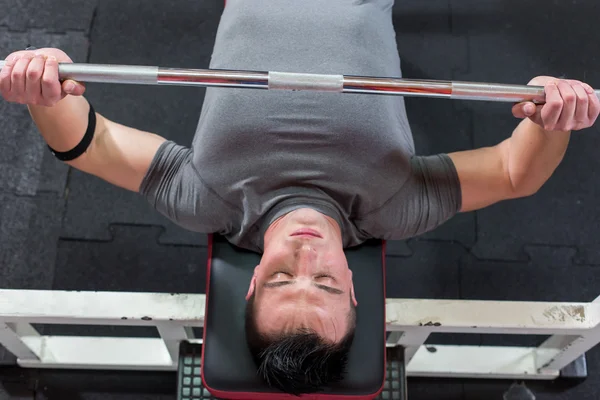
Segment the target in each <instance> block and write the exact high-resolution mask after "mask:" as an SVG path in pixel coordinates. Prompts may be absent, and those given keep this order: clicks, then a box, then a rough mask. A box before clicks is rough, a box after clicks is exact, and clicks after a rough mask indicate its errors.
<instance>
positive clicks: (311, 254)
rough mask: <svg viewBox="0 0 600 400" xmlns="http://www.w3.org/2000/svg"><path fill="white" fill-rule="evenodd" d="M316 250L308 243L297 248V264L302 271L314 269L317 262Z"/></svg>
mask: <svg viewBox="0 0 600 400" xmlns="http://www.w3.org/2000/svg"><path fill="white" fill-rule="evenodd" d="M317 256H318V254H317V250H316V249H315V248H314V247H313V246H311V245H310V243H304V244H302V246H300V247H299V248H298V252H297V253H296V257H297V260H298V264H299V266H300V268H301V269H302V270H305V269H306V268H310V267H314V265H315V263H316V261H317Z"/></svg>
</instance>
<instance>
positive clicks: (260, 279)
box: [0, 0, 600, 393]
mask: <svg viewBox="0 0 600 400" xmlns="http://www.w3.org/2000/svg"><path fill="white" fill-rule="evenodd" d="M265 1H266V3H265V2H261V4H260V7H258V6H257V5H256V3H255V2H249V1H245V0H229V1H228V2H227V6H226V8H225V10H224V13H223V16H222V19H221V23H220V25H219V29H218V33H217V37H216V43H215V47H214V52H213V55H212V61H211V65H210V67H211V68H215V69H240V70H271V71H285V72H304V73H324V74H351V75H367V76H387V77H389V76H391V77H400V76H401V71H400V60H399V56H398V51H397V47H396V46H397V44H396V40H395V33H394V28H393V26H392V19H391V8H392V5H393V0H371V1H350V0H329V1H327V2H323V1H319V0H305V1H302V2H297V1H291V0H288V1H281V0H279V1H274V0H265ZM7 61H8V63H7V64H6V66H5V67H4V69H3V70H2V72H1V74H0V91H1V93H2V95H3V97H4V98H5V99H6V100H8V101H12V102H17V103H20V104H27V105H28V106H29V110H30V112H31V115H32V118H33V119H34V121H35V123H36V124H37V126H38V128H39V130H40V132H41V134H42V136H43V137H44V139H45V140H46V141H47V143H48V145H49V147H50V148H51V149H52V150H53V151H54V153H55V155H57V157H58V158H59V159H61V160H63V161H65V162H66V163H68V164H69V165H71V166H72V167H74V168H77V169H80V170H82V171H85V172H87V173H90V174H92V175H95V176H97V177H99V178H101V179H104V180H106V181H107V182H110V183H112V184H114V185H117V186H120V187H122V188H125V189H128V190H132V191H137V192H139V193H141V194H142V195H143V196H145V197H146V198H147V199H148V201H149V202H150V203H151V204H152V205H153V206H154V207H155V208H156V209H157V210H158V211H160V212H161V213H163V214H165V215H166V216H168V217H169V218H171V219H172V220H174V221H175V222H176V223H178V224H180V225H181V226H183V227H186V228H188V229H190V230H194V231H198V232H206V233H209V232H217V233H219V234H222V235H225V236H226V237H227V239H228V240H229V241H230V242H231V243H233V244H235V245H237V246H240V247H244V248H247V249H251V250H254V251H256V252H261V253H262V259H261V262H260V265H258V266H257V267H256V269H255V271H254V276H253V278H252V281H251V282H250V285H249V290H248V296H247V301H248V309H247V336H248V342H249V346H250V349H251V351H252V352H253V355H254V356H255V359H256V361H257V363H258V366H259V371H260V372H261V375H262V376H263V377H264V378H265V379H266V380H267V381H268V382H269V383H270V384H271V385H273V386H275V387H278V388H280V389H281V390H283V391H287V392H290V393H303V392H313V391H316V390H319V389H320V388H321V387H322V386H323V385H325V384H327V383H329V382H332V381H335V380H338V379H340V378H341V376H342V375H343V371H344V363H345V357H346V353H347V350H348V347H349V345H350V343H351V342H352V335H353V332H354V324H355V307H356V306H357V305H358V302H357V299H356V297H355V295H354V290H353V284H352V273H351V271H350V270H349V269H348V265H347V262H346V259H345V256H344V252H343V249H344V248H345V247H350V246H355V245H358V244H360V243H361V242H363V241H364V240H366V239H368V238H383V239H404V238H408V237H411V236H415V235H419V234H421V233H424V232H426V231H429V230H431V229H434V228H435V227H437V226H438V225H440V224H442V223H444V222H445V221H447V220H448V219H449V218H451V217H452V216H453V215H455V214H456V213H457V212H459V211H462V212H466V211H471V210H476V209H479V208H482V207H485V206H488V205H490V204H493V203H496V202H499V201H502V200H506V199H514V198H518V197H524V196H529V195H532V194H534V193H536V191H537V190H538V189H539V188H540V187H541V186H542V185H543V184H544V183H545V182H546V180H547V179H548V178H549V177H550V176H551V174H552V173H553V171H554V170H555V169H556V167H557V166H558V165H559V163H560V162H561V160H562V158H563V155H564V153H565V151H566V148H567V144H568V142H569V137H570V131H571V130H579V129H583V128H587V127H589V126H591V125H592V124H593V123H594V121H595V120H596V118H597V116H598V113H599V112H600V103H599V101H598V99H597V98H596V96H595V95H594V94H593V91H592V89H591V87H590V86H589V85H587V84H585V83H581V82H578V81H572V80H558V79H555V78H550V77H537V78H535V79H533V80H532V81H531V82H530V84H532V85H541V86H545V92H546V104H545V105H544V106H536V105H535V104H533V103H523V104H518V105H515V106H514V107H513V109H512V112H513V115H514V116H515V117H517V118H520V119H522V121H521V122H520V123H519V125H518V126H517V127H516V129H515V130H514V132H512V136H510V137H509V138H508V139H506V140H505V141H503V142H501V143H499V144H498V145H496V146H494V147H487V148H482V149H476V150H467V151H461V152H456V153H452V154H440V155H436V156H428V157H420V156H416V155H415V151H414V145H413V139H412V135H411V131H410V127H409V124H408V120H407V117H406V113H405V108H404V101H403V99H402V98H401V97H395V96H371V95H341V94H332V93H316V92H282V91H277V92H264V91H257V90H246V89H222V88H211V89H207V91H206V96H205V100H204V106H203V109H202V113H201V116H200V121H199V124H198V128H197V131H196V134H195V137H194V140H193V144H192V147H191V148H185V147H182V146H179V145H177V144H175V143H173V142H170V141H167V140H165V139H164V138H161V137H159V136H157V135H155V134H152V133H149V132H142V131H139V130H136V129H134V128H131V127H127V126H123V125H120V124H118V123H116V122H114V121H110V120H108V119H107V118H105V117H103V116H102V115H100V114H95V113H94V112H93V108H91V106H90V105H89V104H88V102H87V101H86V100H85V98H83V97H82V95H83V93H84V87H83V86H82V85H81V84H79V83H76V82H69V81H67V82H63V83H60V82H59V80H58V75H57V68H58V64H57V63H58V62H67V63H68V62H72V61H71V59H70V58H69V57H68V56H67V55H66V54H64V53H63V52H62V51H60V50H57V49H42V50H38V51H20V52H16V53H13V54H12V55H10V56H9V57H8V58H7ZM98 107H101V105H98ZM94 118H95V119H96V120H95V124H94ZM88 128H89V129H88ZM86 129H87V134H85V135H84V132H86ZM509 133H510V132H507V137H508V136H509ZM448 134H452V133H451V132H449V133H448ZM475 134H477V132H475ZM82 138H83V139H82Z"/></svg>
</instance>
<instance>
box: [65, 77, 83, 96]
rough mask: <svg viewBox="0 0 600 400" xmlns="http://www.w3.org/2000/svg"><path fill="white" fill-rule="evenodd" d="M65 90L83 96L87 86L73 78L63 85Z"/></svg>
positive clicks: (73, 94) (67, 92)
mask: <svg viewBox="0 0 600 400" xmlns="http://www.w3.org/2000/svg"><path fill="white" fill-rule="evenodd" d="M62 88H63V92H64V93H66V94H70V95H71V96H81V95H82V94H83V93H84V92H85V86H83V85H82V84H81V83H79V82H75V81H73V80H67V81H64V82H63V85H62Z"/></svg>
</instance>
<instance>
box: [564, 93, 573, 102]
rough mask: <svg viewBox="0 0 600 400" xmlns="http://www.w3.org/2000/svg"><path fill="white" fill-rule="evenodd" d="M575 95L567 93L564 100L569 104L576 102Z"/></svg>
mask: <svg viewBox="0 0 600 400" xmlns="http://www.w3.org/2000/svg"><path fill="white" fill-rule="evenodd" d="M575 98H576V97H575V94H574V93H565V94H563V100H564V101H565V102H567V103H573V102H575Z"/></svg>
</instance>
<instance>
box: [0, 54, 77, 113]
mask: <svg viewBox="0 0 600 400" xmlns="http://www.w3.org/2000/svg"><path fill="white" fill-rule="evenodd" d="M72 62H73V61H72V60H71V59H70V58H69V56H67V55H66V54H65V53H64V52H63V51H61V50H58V49H51V48H45V49H39V50H25V51H17V52H15V53H12V54H11V55H9V56H8V57H7V58H6V63H5V64H4V68H2V71H1V72H0V94H2V97H4V99H5V100H6V101H9V102H12V103H19V104H26V105H30V106H45V107H53V106H54V105H55V104H56V103H58V102H59V101H61V100H62V99H64V98H65V97H66V96H67V95H72V96H81V95H83V93H84V92H85V86H83V85H82V84H81V83H78V82H75V81H72V80H66V81H64V82H61V81H60V79H59V77H58V64H59V63H72Z"/></svg>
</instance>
